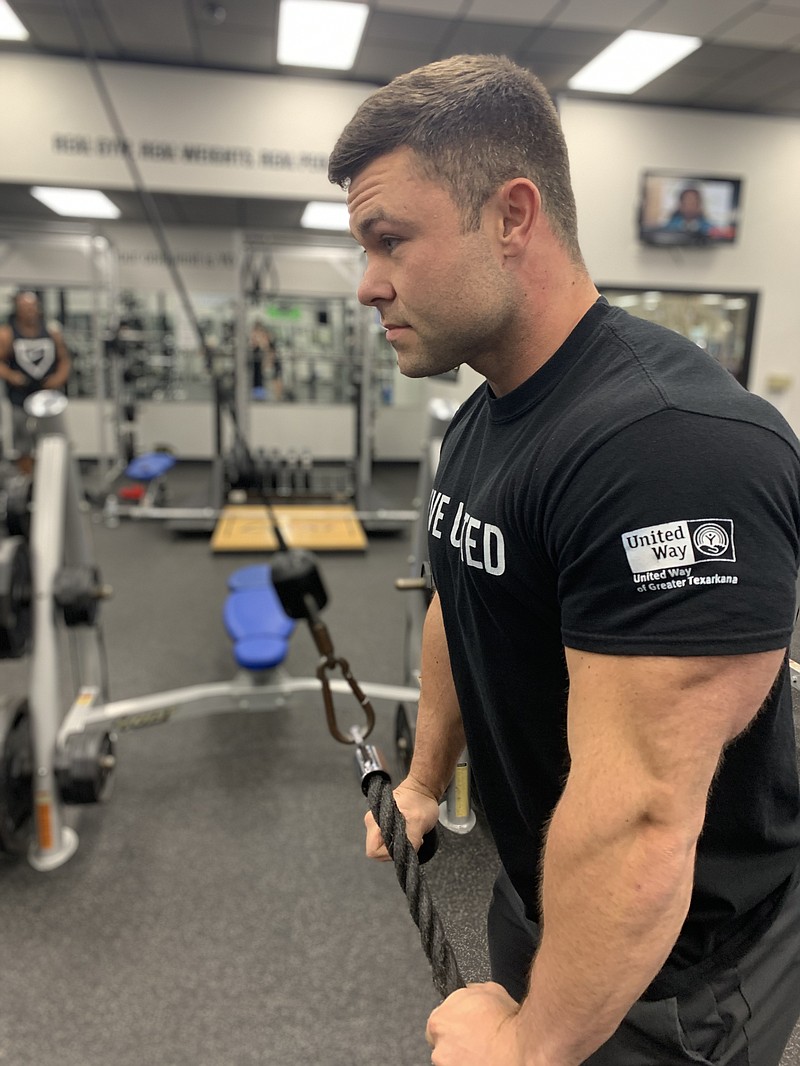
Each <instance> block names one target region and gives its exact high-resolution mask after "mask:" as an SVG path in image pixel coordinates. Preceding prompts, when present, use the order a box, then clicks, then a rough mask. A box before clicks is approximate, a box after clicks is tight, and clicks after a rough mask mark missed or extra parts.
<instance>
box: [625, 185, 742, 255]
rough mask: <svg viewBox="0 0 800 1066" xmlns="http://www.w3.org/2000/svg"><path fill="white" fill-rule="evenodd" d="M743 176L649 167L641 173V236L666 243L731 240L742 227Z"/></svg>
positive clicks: (693, 244) (646, 240) (698, 244)
mask: <svg viewBox="0 0 800 1066" xmlns="http://www.w3.org/2000/svg"><path fill="white" fill-rule="evenodd" d="M741 196H742V179H741V178H722V177H700V176H697V175H694V174H691V173H686V172H685V171H684V172H683V173H678V172H676V171H665V170H648V171H645V172H644V173H643V174H642V188H641V200H640V204H639V239H640V240H641V241H643V242H644V243H645V244H653V245H660V246H662V247H670V248H672V247H676V246H677V247H681V246H684V247H685V246H689V247H701V248H708V247H710V246H713V245H718V244H732V243H733V242H734V241H735V240H736V238H737V236H738V231H739V205H740V202H741Z"/></svg>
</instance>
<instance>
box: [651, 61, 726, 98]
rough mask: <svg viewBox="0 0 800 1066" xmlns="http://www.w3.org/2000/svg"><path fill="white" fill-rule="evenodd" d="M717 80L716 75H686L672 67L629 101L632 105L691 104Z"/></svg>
mask: <svg viewBox="0 0 800 1066" xmlns="http://www.w3.org/2000/svg"><path fill="white" fill-rule="evenodd" d="M717 80H718V75H715V74H709V73H701V72H697V73H695V74H687V73H686V71H684V70H681V69H678V68H675V67H673V68H672V70H668V71H667V72H666V73H665V74H662V75H661V77H659V78H655V79H654V80H653V81H651V82H649V84H647V85H645V86H643V87H642V88H641V89H639V91H638V92H636V93H634V94H633V95H632V96H631V97H630V100H631V101H632V102H633V103H642V104H647V103H664V102H669V103H674V104H685V103H692V102H694V101H696V100H698V99H703V96H704V93H705V92H706V91H707V90H708V88H709V86H711V85H713V84H714V83H715V81H717Z"/></svg>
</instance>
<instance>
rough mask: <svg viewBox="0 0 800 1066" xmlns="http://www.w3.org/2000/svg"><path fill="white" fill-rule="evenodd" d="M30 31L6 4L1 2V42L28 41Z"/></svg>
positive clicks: (1, 0) (2, 0) (4, 0)
mask: <svg viewBox="0 0 800 1066" xmlns="http://www.w3.org/2000/svg"><path fill="white" fill-rule="evenodd" d="M29 36H30V35H29V33H28V31H27V30H26V29H25V27H24V26H23V25H22V23H21V22H20V20H19V19H18V18H17V16H16V15H15V14H14V12H13V11H12V10H11V8H10V7H9V6H8V4H7V3H6V0H0V40H3V41H27V39H28V37H29Z"/></svg>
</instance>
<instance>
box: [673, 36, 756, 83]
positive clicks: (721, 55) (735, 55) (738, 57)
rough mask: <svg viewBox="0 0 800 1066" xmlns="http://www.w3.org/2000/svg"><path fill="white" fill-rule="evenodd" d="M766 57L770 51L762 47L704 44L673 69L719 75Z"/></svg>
mask: <svg viewBox="0 0 800 1066" xmlns="http://www.w3.org/2000/svg"><path fill="white" fill-rule="evenodd" d="M766 58H769V53H768V52H766V51H765V50H764V49H761V48H758V49H753V48H740V47H737V46H736V45H732V44H704V45H703V46H702V47H700V48H698V49H697V51H696V52H692V54H691V55H690V56H687V57H686V59H682V60H681V62H680V63H679V64H678V65H677V66H675V67H673V68H672V69H673V70H674V71H675V72H676V73H678V72H682V71H685V72H687V73H689V74H705V73H709V74H717V75H719V74H726V73H728V72H729V71H733V72H736V71H739V70H741V69H742V68H743V67H746V66H749V65H750V64H751V63H758V62H760V61H761V60H763V59H766Z"/></svg>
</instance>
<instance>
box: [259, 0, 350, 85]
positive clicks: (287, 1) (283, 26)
mask: <svg viewBox="0 0 800 1066" xmlns="http://www.w3.org/2000/svg"><path fill="white" fill-rule="evenodd" d="M368 14H369V8H368V7H367V5H366V4H351V3H345V2H344V0H281V7H280V14H279V15H278V62H279V63H281V64H282V65H283V66H291V67H321V68H323V69H326V70H350V68H351V67H352V66H353V63H355V59H356V55H357V53H358V48H359V45H360V44H361V37H362V36H363V33H364V26H365V25H366V22H367V15H368Z"/></svg>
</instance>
